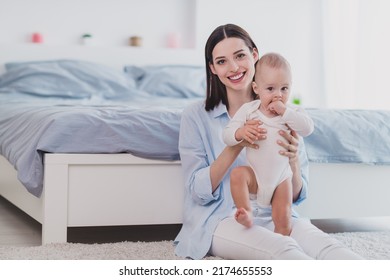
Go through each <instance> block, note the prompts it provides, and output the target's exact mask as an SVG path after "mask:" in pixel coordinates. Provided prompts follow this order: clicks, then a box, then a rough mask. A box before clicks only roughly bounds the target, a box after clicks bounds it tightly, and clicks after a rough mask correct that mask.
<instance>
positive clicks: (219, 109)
mask: <svg viewBox="0 0 390 280" xmlns="http://www.w3.org/2000/svg"><path fill="white" fill-rule="evenodd" d="M224 114H226V115H227V114H228V112H227V109H226V105H225V104H223V103H222V102H220V103H219V104H218V105H217V106H215V107H214V110H213V111H212V112H211V115H212V116H213V118H218V117H220V116H222V115H224Z"/></svg>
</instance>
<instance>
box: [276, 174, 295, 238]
mask: <svg viewBox="0 0 390 280" xmlns="http://www.w3.org/2000/svg"><path fill="white" fill-rule="evenodd" d="M271 204H272V219H273V221H274V224H275V232H276V233H280V234H283V235H290V233H291V207H292V183H291V178H288V179H286V180H284V181H283V182H282V183H280V184H279V186H278V187H277V188H276V189H275V191H274V195H273V197H272V201H271Z"/></svg>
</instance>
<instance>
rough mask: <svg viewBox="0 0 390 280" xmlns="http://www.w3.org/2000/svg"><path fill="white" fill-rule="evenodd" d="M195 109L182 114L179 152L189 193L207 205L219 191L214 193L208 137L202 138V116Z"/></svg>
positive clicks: (201, 203)
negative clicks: (207, 147)
mask: <svg viewBox="0 0 390 280" xmlns="http://www.w3.org/2000/svg"><path fill="white" fill-rule="evenodd" d="M195 109H196V107H195V106H193V107H190V108H189V110H185V111H184V112H183V114H182V119H181V125H180V135H179V152H180V159H181V166H182V171H183V175H184V183H185V187H186V188H187V189H188V190H187V191H188V193H189V194H190V195H191V197H192V199H193V200H194V201H195V202H196V203H198V204H200V205H206V204H208V203H210V202H211V201H214V200H217V199H218V198H219V192H218V191H216V192H214V193H212V186H211V178H210V163H209V160H208V157H207V153H206V148H205V145H206V144H207V139H204V138H202V133H201V127H200V126H201V125H200V122H201V116H199V115H198V114H199V112H196V110H195ZM205 142H206V143H205Z"/></svg>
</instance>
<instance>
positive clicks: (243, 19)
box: [196, 0, 324, 107]
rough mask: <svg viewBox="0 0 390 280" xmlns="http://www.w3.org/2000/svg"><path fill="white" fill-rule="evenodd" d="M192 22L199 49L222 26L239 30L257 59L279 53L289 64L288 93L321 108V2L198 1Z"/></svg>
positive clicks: (322, 93)
mask: <svg viewBox="0 0 390 280" xmlns="http://www.w3.org/2000/svg"><path fill="white" fill-rule="evenodd" d="M196 22H197V47H199V48H203V46H204V44H205V42H206V40H207V37H208V35H209V34H210V33H211V32H212V30H213V29H214V28H215V27H217V26H219V25H221V24H226V23H235V24H238V25H240V26H242V27H243V28H244V29H245V30H247V31H248V32H249V33H250V34H251V36H252V39H253V40H254V41H255V43H256V45H257V46H258V48H259V51H260V55H261V54H262V53H265V52H270V51H274V52H280V53H281V54H282V55H284V56H285V57H286V58H287V59H288V60H289V61H290V63H291V67H292V70H293V89H292V91H293V94H299V95H301V98H302V101H303V104H304V105H305V106H312V107H321V106H323V103H324V102H323V101H324V91H323V88H324V87H323V61H322V57H323V54H322V52H323V49H322V21H321V1H312V0H294V1H291V0H272V1H269V0H240V1H235V0H218V1H216V0H213V1H209V0H198V6H197V18H196Z"/></svg>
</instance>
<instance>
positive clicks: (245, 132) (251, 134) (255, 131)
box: [235, 120, 267, 144]
mask: <svg viewBox="0 0 390 280" xmlns="http://www.w3.org/2000/svg"><path fill="white" fill-rule="evenodd" d="M261 125H262V122H261V121H259V120H248V121H247V122H246V123H245V125H244V126H243V127H241V128H239V129H237V131H236V134H235V137H236V140H237V141H241V140H245V141H248V143H250V144H253V143H254V142H255V141H257V140H261V139H264V138H265V134H266V133H267V131H266V130H265V129H263V128H260V126H261Z"/></svg>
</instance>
